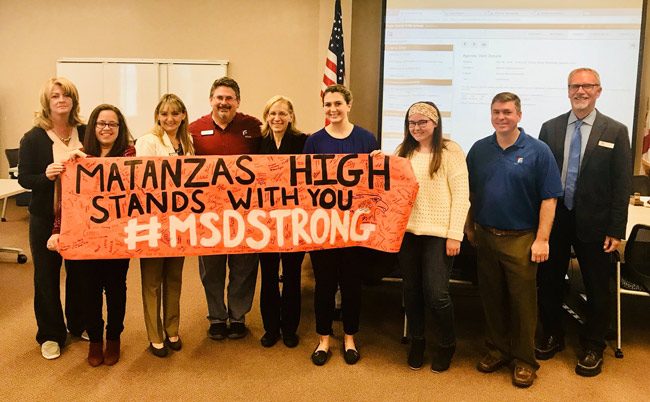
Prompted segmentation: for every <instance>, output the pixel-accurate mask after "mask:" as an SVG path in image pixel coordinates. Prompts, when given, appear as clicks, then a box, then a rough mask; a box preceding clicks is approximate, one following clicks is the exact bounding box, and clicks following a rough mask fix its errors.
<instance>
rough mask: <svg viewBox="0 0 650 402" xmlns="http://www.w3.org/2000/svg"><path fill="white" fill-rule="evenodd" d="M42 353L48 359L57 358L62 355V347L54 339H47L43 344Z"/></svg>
mask: <svg viewBox="0 0 650 402" xmlns="http://www.w3.org/2000/svg"><path fill="white" fill-rule="evenodd" d="M41 355H43V357H44V358H46V359H47V360H52V359H56V358H57V357H59V356H61V348H60V347H59V344H58V343H56V342H54V341H45V342H43V344H42V345H41Z"/></svg>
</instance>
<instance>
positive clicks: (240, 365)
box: [0, 201, 650, 401]
mask: <svg viewBox="0 0 650 402" xmlns="http://www.w3.org/2000/svg"><path fill="white" fill-rule="evenodd" d="M27 222H28V213H27V210H26V208H20V207H16V206H15V205H14V203H13V201H10V203H9V206H8V209H7V222H2V223H0V245H6V246H8V245H11V246H14V247H16V246H17V247H23V248H24V249H25V250H26V252H27V255H28V257H29V261H28V263H27V264H24V265H19V264H16V262H15V259H14V257H13V256H10V255H9V254H1V253H0V327H2V328H4V331H3V337H2V342H0V372H1V373H2V375H1V376H0V378H1V379H2V380H1V381H0V383H1V384H2V385H1V386H0V399H2V400H10V401H14V400H16V401H18V400H20V401H22V400H29V401H31V400H48V401H53V400H54V401H58V400H91V401H94V400H112V401H115V400H144V399H147V400H246V401H251V400H254V401H258V400H259V401H279V400H282V401H307V400H338V401H348V400H349V401H361V400H367V401H379V400H382V401H383V400H404V401H420V400H422V401H437V400H444V401H465V400H466V401H475V400H480V401H484V400H485V401H509V400H544V401H554V400H558V401H566V400H576V401H578V400H596V401H636V400H639V401H640V400H647V399H646V398H647V395H648V393H649V391H650V385H649V384H650V382H649V381H648V380H647V375H646V374H645V371H644V370H645V369H644V363H643V362H644V361H646V362H647V361H650V336H648V335H649V334H650V323H649V320H648V319H647V317H648V311H649V310H650V298H637V297H627V298H626V299H625V300H624V302H625V303H624V314H623V328H624V331H625V332H624V344H623V351H624V352H625V358H624V359H615V358H614V353H613V349H612V348H611V347H610V348H608V349H607V351H606V355H605V366H604V370H603V373H602V374H601V375H600V376H598V377H595V378H582V377H578V376H577V375H575V374H574V371H573V370H574V367H575V362H576V360H575V353H576V348H577V335H576V333H577V324H576V322H575V321H571V323H570V325H569V334H570V336H569V339H568V340H567V341H568V345H567V349H566V350H565V351H564V352H562V353H560V354H559V355H558V356H556V358H554V359H553V360H550V361H547V362H541V369H540V370H539V372H538V376H539V378H538V379H537V381H536V382H535V384H534V385H533V386H532V387H531V388H529V389H525V390H524V389H517V388H515V387H513V386H512V385H511V382H510V381H511V375H510V372H509V371H508V370H507V369H502V370H501V371H499V372H497V373H493V374H482V373H479V372H478V371H476V369H475V368H474V367H475V364H476V362H477V360H478V359H479V358H480V357H481V356H482V354H483V335H482V334H483V331H482V326H483V323H482V320H483V319H482V312H481V305H480V300H479V298H478V296H477V294H476V292H475V290H474V289H472V288H471V287H470V288H468V287H462V286H455V287H453V289H452V290H453V298H454V302H455V306H456V323H457V334H458V347H457V353H456V356H455V358H454V361H453V363H452V367H451V369H450V370H449V371H448V372H445V373H442V374H434V373H432V372H431V371H430V370H429V369H428V366H425V367H424V368H423V369H422V370H420V371H412V370H410V369H409V368H408V367H407V366H406V362H405V361H406V351H407V346H406V345H403V344H401V343H400V340H401V336H402V312H401V307H400V305H401V293H400V292H401V290H400V286H401V285H400V284H399V283H382V284H379V285H375V286H367V287H366V288H365V289H364V304H363V310H362V328H361V332H360V333H359V335H358V345H359V348H360V352H361V355H362V358H361V361H360V362H359V363H358V364H357V365H355V366H347V365H346V364H345V362H344V361H343V357H342V353H341V350H340V347H341V343H342V329H341V326H340V323H336V324H335V343H334V347H333V355H332V358H331V360H330V361H329V362H328V363H327V364H326V365H325V366H324V367H316V366H314V365H313V364H312V363H311V361H310V360H309V356H310V354H311V352H312V351H313V349H314V347H315V345H316V343H317V337H316V334H315V332H314V318H313V304H312V300H313V299H312V297H313V278H312V273H311V268H310V266H309V262H308V261H305V264H304V265H303V312H302V321H301V324H300V329H299V335H300V337H301V342H300V345H299V346H298V347H297V348H295V349H288V348H286V347H285V346H284V345H283V344H282V343H279V344H277V345H276V346H274V347H272V348H270V349H265V348H262V347H261V346H260V344H259V338H260V337H261V336H262V334H263V329H262V325H261V318H260V313H259V305H258V299H257V296H258V295H256V299H255V304H254V306H253V310H252V311H251V313H250V314H249V315H248V317H247V320H248V324H249V326H250V329H251V334H250V335H249V336H248V337H246V338H244V339H241V340H225V341H213V340H210V339H208V338H207V336H206V330H207V327H208V323H207V320H206V319H205V316H206V312H207V308H206V304H205V297H204V294H203V287H202V286H201V283H200V279H199V275H198V269H197V259H196V258H195V257H190V258H188V259H187V261H186V265H185V270H184V275H183V280H184V282H183V293H182V299H181V314H182V315H181V336H182V339H183V343H184V347H183V349H182V350H181V351H180V352H176V353H173V354H172V355H171V356H170V357H168V358H165V359H160V358H157V357H154V356H152V355H151V354H150V353H148V352H147V346H148V342H147V338H146V333H145V328H144V322H143V320H142V304H141V298H140V277H139V272H138V269H139V264H138V261H137V260H134V261H132V263H131V269H130V271H129V275H128V302H127V315H126V320H125V328H126V329H125V331H124V333H123V335H122V345H123V347H122V358H121V360H120V362H119V363H118V364H117V365H115V366H113V367H106V366H100V367H98V368H91V367H90V366H89V365H88V364H87V363H86V361H85V357H86V353H87V347H88V344H87V343H86V342H84V341H74V342H71V343H70V344H69V345H68V346H67V347H66V348H65V349H64V351H63V354H62V355H61V357H60V358H59V359H56V360H53V361H46V360H44V359H43V358H42V357H41V355H40V349H39V346H38V344H37V343H36V342H35V340H34V335H35V333H36V323H35V320H34V315H33V285H32V274H33V267H32V265H31V255H30V253H29V244H28V240H27ZM62 278H63V274H62ZM62 292H63V289H62ZM258 293H259V290H258ZM427 363H428V362H427Z"/></svg>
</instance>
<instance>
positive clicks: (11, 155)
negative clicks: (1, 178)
mask: <svg viewBox="0 0 650 402" xmlns="http://www.w3.org/2000/svg"><path fill="white" fill-rule="evenodd" d="M18 151H19V149H18V148H11V149H5V155H6V156H7V161H9V178H10V179H17V178H18V172H17V168H18Z"/></svg>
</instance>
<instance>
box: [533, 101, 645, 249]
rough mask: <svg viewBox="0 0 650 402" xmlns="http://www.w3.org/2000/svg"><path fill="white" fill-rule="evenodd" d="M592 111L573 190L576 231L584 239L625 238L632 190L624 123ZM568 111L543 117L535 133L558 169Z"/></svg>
mask: <svg viewBox="0 0 650 402" xmlns="http://www.w3.org/2000/svg"><path fill="white" fill-rule="evenodd" d="M596 113H597V114H596V119H595V120H594V125H593V127H592V129H591V134H590V135H589V140H588V141H587V147H586V149H585V154H584V156H583V158H582V161H581V163H580V173H579V175H578V182H577V184H576V193H575V214H576V232H577V233H576V234H577V236H578V238H579V239H580V240H582V241H585V242H591V241H594V242H596V241H602V240H604V238H605V235H607V236H611V237H615V238H617V239H624V238H625V226H626V225H627V209H628V203H629V199H630V192H631V191H632V184H631V181H632V155H631V154H632V153H631V150H630V137H629V136H628V134H627V127H625V125H623V124H621V123H619V122H617V121H616V120H614V119H612V118H610V117H607V116H605V115H604V114H602V113H600V112H599V111H596ZM569 114H570V113H565V114H563V115H560V116H558V117H556V118H554V119H551V120H549V121H547V122H546V123H544V124H543V125H542V129H541V130H540V133H539V139H540V140H542V141H544V142H545V143H546V144H548V146H549V147H550V148H551V151H552V152H553V155H554V156H555V160H556V162H557V165H558V167H559V169H560V171H562V164H563V162H564V140H565V137H566V130H567V125H568V121H569ZM561 203H562V202H561V200H559V201H558V207H562V205H561Z"/></svg>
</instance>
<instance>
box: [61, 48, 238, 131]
mask: <svg viewBox="0 0 650 402" xmlns="http://www.w3.org/2000/svg"><path fill="white" fill-rule="evenodd" d="M56 71H57V76H59V77H66V78H68V79H69V80H71V81H72V82H73V83H74V84H75V85H76V86H77V89H78V91H79V104H80V108H81V115H82V117H83V118H84V119H88V117H89V116H90V113H91V112H92V110H93V109H94V108H95V107H96V106H97V105H99V104H101V103H110V104H112V105H115V106H117V107H118V108H119V109H120V110H121V111H122V113H123V114H124V116H125V118H126V121H127V124H128V126H129V130H130V131H131V134H132V135H133V137H134V138H138V137H140V136H141V135H143V134H146V133H147V132H149V131H150V130H151V128H152V127H153V125H154V118H153V113H154V109H155V107H156V104H157V103H158V100H159V99H160V97H161V96H162V95H163V94H166V93H174V94H176V95H178V96H179V97H180V98H181V99H182V100H183V102H184V103H185V106H186V107H187V110H188V118H189V120H190V122H192V121H194V120H196V119H197V118H199V117H200V116H202V115H205V114H208V113H209V112H210V105H209V95H210V87H211V86H212V83H213V82H214V80H216V79H217V78H220V77H223V76H226V75H227V73H228V62H227V61H223V60H216V61H215V60H213V61H210V60H167V59H164V60H161V59H158V60H154V59H67V58H66V59H60V60H58V61H57V69H56Z"/></svg>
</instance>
